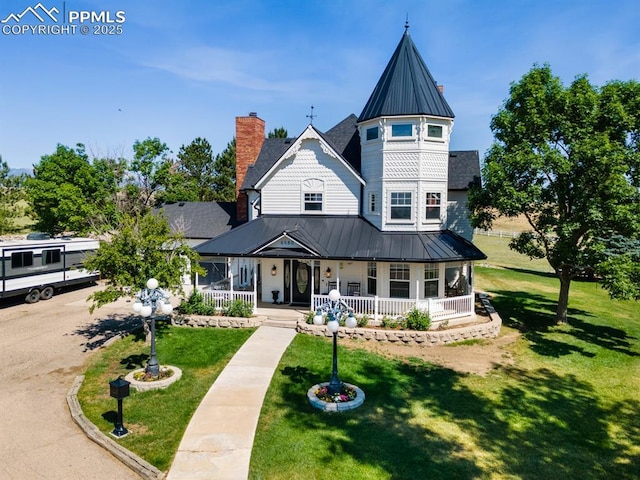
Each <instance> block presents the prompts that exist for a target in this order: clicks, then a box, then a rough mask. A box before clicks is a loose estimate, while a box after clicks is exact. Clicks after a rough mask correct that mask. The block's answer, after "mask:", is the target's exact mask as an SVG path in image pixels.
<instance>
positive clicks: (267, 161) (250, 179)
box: [241, 138, 295, 190]
mask: <svg viewBox="0 0 640 480" xmlns="http://www.w3.org/2000/svg"><path fill="white" fill-rule="evenodd" d="M293 142H295V138H265V139H264V143H263V144H262V149H261V150H260V154H259V155H258V158H257V159H256V161H255V162H254V163H253V165H251V166H250V167H249V168H248V169H247V174H246V175H245V177H244V181H243V182H242V188H241V190H252V189H253V188H254V186H255V184H256V183H258V181H259V180H260V179H261V178H262V177H263V176H264V175H265V174H266V173H267V172H268V171H269V169H270V168H271V167H273V165H274V164H275V163H276V162H277V161H278V160H279V159H280V157H282V155H284V152H286V151H287V149H288V148H289V147H290V146H291V144H292V143H293Z"/></svg>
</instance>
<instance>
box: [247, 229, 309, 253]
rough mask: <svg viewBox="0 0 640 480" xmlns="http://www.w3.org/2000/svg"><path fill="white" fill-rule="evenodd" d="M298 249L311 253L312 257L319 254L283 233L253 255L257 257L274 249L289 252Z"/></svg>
mask: <svg viewBox="0 0 640 480" xmlns="http://www.w3.org/2000/svg"><path fill="white" fill-rule="evenodd" d="M296 248H301V249H303V250H304V251H306V252H307V253H309V254H310V255H313V256H315V257H317V256H318V252H315V251H313V250H312V249H310V248H309V247H307V246H306V245H303V244H302V243H300V242H299V241H297V240H295V239H294V238H292V237H291V236H290V235H288V234H287V232H283V233H282V234H281V235H279V236H278V237H276V238H274V239H273V240H271V241H269V242H268V243H266V244H265V245H263V246H262V247H260V248H258V249H256V250H255V251H254V252H253V253H254V254H255V255H257V254H259V253H261V252H264V251H265V250H272V249H277V250H289V249H296Z"/></svg>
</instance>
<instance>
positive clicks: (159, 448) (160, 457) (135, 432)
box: [78, 323, 255, 470]
mask: <svg viewBox="0 0 640 480" xmlns="http://www.w3.org/2000/svg"><path fill="white" fill-rule="evenodd" d="M254 330H255V329H199V330H193V329H188V328H170V327H168V326H167V325H165V324H164V323H158V328H157V342H156V344H157V345H156V346H157V348H156V350H157V355H158V359H159V361H160V363H161V365H174V366H176V367H178V368H180V369H181V370H182V372H183V373H182V378H181V379H180V381H178V382H176V383H174V384H173V385H171V387H169V388H167V389H165V390H155V391H150V392H136V391H134V390H133V388H132V389H131V396H130V397H127V398H126V399H125V400H123V412H124V413H123V417H124V425H125V427H126V428H127V429H128V430H129V431H130V435H128V436H126V437H123V438H121V439H119V440H118V443H120V444H121V445H122V446H124V447H125V448H127V449H129V450H131V451H133V452H135V453H136V454H138V455H139V456H140V457H142V458H144V459H145V460H146V461H148V462H149V463H151V464H152V465H154V466H156V467H157V468H159V469H160V470H167V469H168V468H169V466H170V465H171V461H172V459H173V456H174V455H175V452H176V451H177V450H178V445H179V444H180V440H181V439H182V435H183V434H184V431H185V429H186V428H187V425H188V423H189V419H190V418H191V417H192V416H193V413H194V412H195V410H196V408H197V407H198V405H199V403H200V400H201V399H202V398H203V397H204V395H205V394H206V393H207V391H208V390H209V388H210V387H211V385H212V384H213V382H214V381H215V379H216V378H217V377H218V375H219V374H220V372H221V371H222V369H223V368H224V366H225V365H226V364H227V363H228V362H229V360H231V357H232V356H233V355H234V354H235V352H236V351H237V350H238V348H240V346H241V345H242V344H243V343H244V342H245V341H246V340H247V338H249V336H250V335H251V334H252V333H253V332H254ZM148 355H149V346H148V345H145V342H144V335H142V334H141V333H138V334H136V335H129V336H128V337H126V338H124V339H122V340H119V341H118V342H115V343H114V344H113V345H111V346H110V347H109V348H106V349H104V350H103V351H102V352H100V353H99V354H98V355H95V356H94V357H92V359H91V362H90V364H89V366H88V368H87V371H86V372H85V380H84V382H83V384H82V387H81V389H80V392H79V393H78V400H79V401H80V405H81V406H82V410H83V412H84V414H85V415H86V417H87V418H88V419H89V420H91V422H92V423H93V424H94V425H96V426H97V427H98V428H99V429H100V430H101V431H102V432H104V433H108V432H111V431H112V430H113V428H114V422H115V419H116V410H117V401H116V400H114V399H113V398H111V397H109V382H110V381H111V380H115V379H116V378H118V376H119V375H122V376H125V375H126V374H127V373H129V372H130V371H131V370H135V369H137V368H141V367H142V366H144V365H146V362H147V359H148Z"/></svg>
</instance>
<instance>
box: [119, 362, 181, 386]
mask: <svg viewBox="0 0 640 480" xmlns="http://www.w3.org/2000/svg"><path fill="white" fill-rule="evenodd" d="M162 367H163V368H168V369H170V370H173V375H171V376H170V377H169V378H165V379H163V380H156V381H154V382H141V381H138V380H136V379H135V378H134V377H135V374H136V373H138V372H142V371H144V368H139V369H137V370H134V371H133V372H129V373H128V374H127V376H126V377H124V379H125V380H126V381H127V382H129V383H130V384H131V386H132V387H133V388H134V389H136V390H137V391H138V392H148V391H150V390H160V389H162V388H167V387H168V386H169V385H171V384H173V383H175V382H177V381H178V380H180V378H182V370H180V369H179V368H178V367H175V366H173V365H163V366H162Z"/></svg>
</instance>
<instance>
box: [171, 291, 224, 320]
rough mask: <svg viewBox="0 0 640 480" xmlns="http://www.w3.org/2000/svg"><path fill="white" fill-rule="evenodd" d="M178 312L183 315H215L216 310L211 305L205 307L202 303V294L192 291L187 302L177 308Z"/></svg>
mask: <svg viewBox="0 0 640 480" xmlns="http://www.w3.org/2000/svg"><path fill="white" fill-rule="evenodd" d="M178 309H179V311H180V312H181V313H184V314H187V315H189V314H191V315H215V314H216V308H215V306H213V305H207V304H205V303H204V296H203V295H202V293H200V292H198V291H197V290H194V291H193V292H191V295H189V298H188V299H187V300H184V301H183V302H182V303H181V304H180V307H178Z"/></svg>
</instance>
